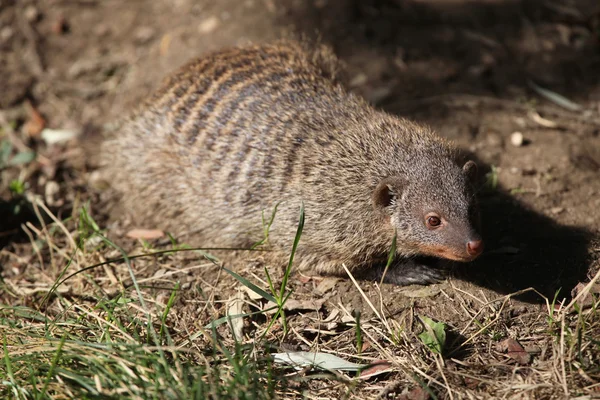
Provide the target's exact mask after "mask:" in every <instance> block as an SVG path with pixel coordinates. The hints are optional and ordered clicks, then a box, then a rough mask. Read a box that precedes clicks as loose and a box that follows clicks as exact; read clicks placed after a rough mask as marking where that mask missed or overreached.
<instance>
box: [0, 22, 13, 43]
mask: <svg viewBox="0 0 600 400" xmlns="http://www.w3.org/2000/svg"><path fill="white" fill-rule="evenodd" d="M14 33H15V32H14V30H13V29H12V28H11V27H10V26H5V27H4V28H2V30H0V40H1V41H2V42H6V41H7V40H8V39H10V38H11V37H12V35H13V34H14Z"/></svg>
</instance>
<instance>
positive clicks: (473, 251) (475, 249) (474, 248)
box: [467, 240, 483, 257]
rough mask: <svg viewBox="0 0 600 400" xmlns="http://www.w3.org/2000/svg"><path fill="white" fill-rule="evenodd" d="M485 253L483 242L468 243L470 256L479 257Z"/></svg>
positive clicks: (472, 241)
mask: <svg viewBox="0 0 600 400" xmlns="http://www.w3.org/2000/svg"><path fill="white" fill-rule="evenodd" d="M482 251H483V240H471V241H470V242H467V253H469V255H470V256H473V257H477V256H478V255H480V254H481V252H482Z"/></svg>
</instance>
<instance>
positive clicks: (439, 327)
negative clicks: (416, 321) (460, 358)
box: [419, 316, 446, 354]
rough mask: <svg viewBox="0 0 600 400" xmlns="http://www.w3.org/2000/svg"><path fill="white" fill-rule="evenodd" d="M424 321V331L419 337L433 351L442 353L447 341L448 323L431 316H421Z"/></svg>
mask: <svg viewBox="0 0 600 400" xmlns="http://www.w3.org/2000/svg"><path fill="white" fill-rule="evenodd" d="M420 319H421V322H422V323H423V328H424V330H423V332H421V333H420V334H419V339H421V341H422V342H423V344H424V345H425V346H427V348H428V349H429V350H431V351H432V352H433V353H436V354H442V351H443V350H444V344H445V343H446V324H444V323H443V322H435V321H434V320H432V319H431V318H429V317H425V316H423V317H420Z"/></svg>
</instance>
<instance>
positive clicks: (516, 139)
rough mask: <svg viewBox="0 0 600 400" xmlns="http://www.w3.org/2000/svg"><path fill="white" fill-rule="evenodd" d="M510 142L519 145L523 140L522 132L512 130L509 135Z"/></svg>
mask: <svg viewBox="0 0 600 400" xmlns="http://www.w3.org/2000/svg"><path fill="white" fill-rule="evenodd" d="M510 142H511V143H512V145H513V146H515V147H521V146H523V143H524V142H525V138H524V137H523V134H522V133H521V132H513V133H512V134H511V135H510Z"/></svg>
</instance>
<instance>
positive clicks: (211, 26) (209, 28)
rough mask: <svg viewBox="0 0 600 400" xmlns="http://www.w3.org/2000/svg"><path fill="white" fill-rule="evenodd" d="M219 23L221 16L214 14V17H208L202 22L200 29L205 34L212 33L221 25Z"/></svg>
mask: <svg viewBox="0 0 600 400" xmlns="http://www.w3.org/2000/svg"><path fill="white" fill-rule="evenodd" d="M219 24H220V21H219V18H217V17H215V16H214V15H213V16H212V17H209V18H206V19H205V20H204V21H202V22H200V25H198V31H199V32H200V33H204V34H206V33H211V32H214V31H215V30H216V29H217V28H218V27H219Z"/></svg>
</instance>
